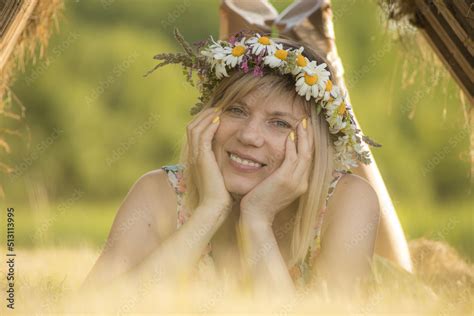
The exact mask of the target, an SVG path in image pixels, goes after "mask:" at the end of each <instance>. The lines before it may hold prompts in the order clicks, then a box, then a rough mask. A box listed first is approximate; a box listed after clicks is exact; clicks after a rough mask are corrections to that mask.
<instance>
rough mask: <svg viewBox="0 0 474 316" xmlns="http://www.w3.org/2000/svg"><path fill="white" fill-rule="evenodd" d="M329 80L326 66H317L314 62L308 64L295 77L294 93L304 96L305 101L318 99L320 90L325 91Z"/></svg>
mask: <svg viewBox="0 0 474 316" xmlns="http://www.w3.org/2000/svg"><path fill="white" fill-rule="evenodd" d="M328 80H329V71H327V70H326V64H325V63H322V64H321V65H317V64H316V61H314V60H313V61H312V62H310V63H309V64H308V65H306V66H305V67H304V68H303V71H302V72H300V73H299V74H298V75H297V76H296V84H295V85H296V91H297V92H298V94H299V95H301V96H306V101H309V99H310V98H311V96H312V97H313V98H315V99H316V98H318V97H319V92H320V90H321V89H325V87H326V82H327V81H328Z"/></svg>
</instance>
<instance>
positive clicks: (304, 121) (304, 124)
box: [303, 118, 306, 129]
mask: <svg viewBox="0 0 474 316" xmlns="http://www.w3.org/2000/svg"><path fill="white" fill-rule="evenodd" d="M303 128H304V129H306V118H304V119H303Z"/></svg>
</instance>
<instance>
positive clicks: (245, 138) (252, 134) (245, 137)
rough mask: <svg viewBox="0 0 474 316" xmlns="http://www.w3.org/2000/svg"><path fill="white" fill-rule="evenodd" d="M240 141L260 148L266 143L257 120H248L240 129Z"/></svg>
mask: <svg viewBox="0 0 474 316" xmlns="http://www.w3.org/2000/svg"><path fill="white" fill-rule="evenodd" d="M238 139H239V141H240V142H241V143H242V144H244V145H251V146H255V147H260V146H262V145H263V143H264V138H263V135H262V131H261V129H260V123H259V122H257V120H248V121H247V122H245V123H244V124H242V126H241V127H240V129H239V132H238Z"/></svg>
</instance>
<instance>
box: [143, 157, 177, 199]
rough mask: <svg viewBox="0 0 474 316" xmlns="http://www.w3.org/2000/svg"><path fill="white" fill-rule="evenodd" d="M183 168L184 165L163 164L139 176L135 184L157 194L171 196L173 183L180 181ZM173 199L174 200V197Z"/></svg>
mask: <svg viewBox="0 0 474 316" xmlns="http://www.w3.org/2000/svg"><path fill="white" fill-rule="evenodd" d="M183 169H184V167H183V166H182V165H179V164H176V165H164V166H162V167H160V168H158V169H154V170H150V171H148V172H146V173H145V174H143V175H142V176H140V177H139V178H138V180H137V185H139V186H141V187H143V188H145V189H147V191H152V192H154V194H157V195H159V196H162V197H173V195H174V194H172V193H173V192H174V191H175V190H176V187H175V185H176V184H177V183H178V182H181V178H182V172H183ZM174 182H176V183H174ZM174 200H175V201H176V199H174Z"/></svg>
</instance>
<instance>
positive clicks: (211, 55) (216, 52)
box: [201, 40, 229, 79]
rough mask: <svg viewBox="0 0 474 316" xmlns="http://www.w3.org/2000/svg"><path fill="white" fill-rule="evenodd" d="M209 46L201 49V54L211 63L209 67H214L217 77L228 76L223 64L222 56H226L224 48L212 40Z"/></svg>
mask: <svg viewBox="0 0 474 316" xmlns="http://www.w3.org/2000/svg"><path fill="white" fill-rule="evenodd" d="M213 43H214V44H212V45H211V46H209V48H208V49H206V50H202V51H201V54H202V55H204V56H206V57H207V60H208V61H209V63H210V64H211V69H214V71H215V73H216V77H217V79H221V78H222V77H224V76H225V77H228V76H229V75H228V74H227V70H226V68H225V64H224V62H223V59H224V57H226V56H227V53H226V51H225V48H224V47H222V45H220V44H219V43H216V42H215V41H214V40H213Z"/></svg>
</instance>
